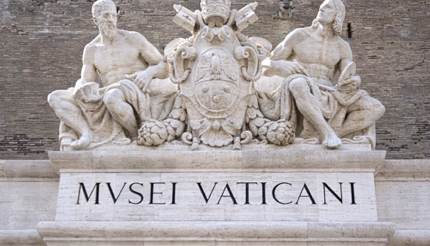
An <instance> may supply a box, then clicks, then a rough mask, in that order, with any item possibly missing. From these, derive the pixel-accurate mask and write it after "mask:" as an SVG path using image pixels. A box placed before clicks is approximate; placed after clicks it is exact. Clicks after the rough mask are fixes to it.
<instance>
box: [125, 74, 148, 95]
mask: <svg viewBox="0 0 430 246" xmlns="http://www.w3.org/2000/svg"><path fill="white" fill-rule="evenodd" d="M129 77H130V78H134V83H135V84H136V85H137V86H138V87H139V88H140V89H141V90H142V91H143V92H147V91H148V88H149V85H150V83H151V81H152V79H153V75H152V74H150V73H148V72H147V70H145V71H140V72H136V73H134V74H133V75H131V76H129Z"/></svg>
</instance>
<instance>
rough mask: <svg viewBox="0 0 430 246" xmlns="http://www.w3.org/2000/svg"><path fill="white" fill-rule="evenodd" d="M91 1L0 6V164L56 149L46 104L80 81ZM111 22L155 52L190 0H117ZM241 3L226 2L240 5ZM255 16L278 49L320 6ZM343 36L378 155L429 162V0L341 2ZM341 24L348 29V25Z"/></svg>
mask: <svg viewBox="0 0 430 246" xmlns="http://www.w3.org/2000/svg"><path fill="white" fill-rule="evenodd" d="M93 1H94V0H31V1H28V0H2V1H1V2H0V29H1V35H0V50H1V52H0V56H1V59H0V74H1V75H0V159H45V158H46V157H47V156H46V153H45V150H55V149H58V142H57V134H58V120H57V119H56V117H55V115H54V113H53V112H52V111H51V110H50V109H49V107H48V104H47V103H46V96H47V95H48V93H49V92H51V91H53V90H55V89H61V88H67V87H70V86H73V84H74V82H75V81H76V80H77V79H78V77H79V70H80V66H81V53H82V49H83V47H84V45H85V44H86V43H88V42H89V41H90V40H91V39H92V37H94V36H95V35H96V34H97V30H96V28H95V26H94V25H93V23H92V20H91V13H90V9H91V4H92V2H93ZM116 2H117V3H118V6H119V8H120V11H121V16H120V19H119V26H120V27H121V28H124V29H128V30H135V31H139V32H141V33H143V34H144V35H145V36H146V37H147V38H148V39H149V40H150V41H151V42H153V43H154V44H155V45H156V46H157V47H158V48H160V49H162V48H163V47H164V46H165V45H166V44H167V43H168V42H169V41H170V40H172V39H173V38H175V37H186V36H187V33H186V32H185V31H182V30H181V29H180V28H178V27H177V26H175V25H174V24H173V23H172V21H171V19H172V16H173V15H174V11H173V8H172V5H173V3H181V4H183V5H185V6H187V7H189V8H190V9H196V8H198V6H199V4H198V3H199V1H198V0H190V1H186V0H183V1H179V0H176V1H174V0H162V1H161V0H160V1H150V0H116ZM248 2H250V1H238V0H234V1H233V6H234V7H237V8H239V7H240V6H243V5H244V4H246V3H248ZM258 2H259V4H260V5H259V7H258V11H257V13H258V15H259V16H260V20H259V21H258V23H257V24H256V25H253V27H252V28H249V30H248V31H247V34H249V35H258V36H261V37H264V38H267V39H269V40H270V41H271V42H273V44H277V43H278V42H280V41H281V40H282V38H283V37H284V36H285V35H286V34H287V33H288V32H289V31H290V30H292V28H295V27H301V26H307V25H309V24H310V23H311V22H312V19H313V17H314V16H315V15H316V13H317V11H318V6H319V4H320V3H321V0H293V2H294V3H295V10H294V12H293V16H292V17H291V18H288V19H286V20H282V19H277V18H273V15H274V14H275V12H276V11H277V10H278V1H277V0H259V1H258ZM344 2H345V4H346V6H347V11H348V12H347V17H346V20H345V23H344V27H345V28H344V31H343V32H344V33H343V36H344V37H345V38H348V36H349V38H348V39H349V41H350V44H351V46H352V49H353V52H354V58H355V61H356V62H357V65H358V70H359V73H360V75H361V76H362V79H363V87H364V88H365V89H366V90H368V91H369V92H370V93H371V94H372V95H373V96H375V97H376V98H379V99H380V100H381V101H382V102H383V103H384V104H385V106H386V108H387V112H386V114H385V116H384V117H383V118H382V120H380V122H379V123H378V125H377V134H378V141H379V142H378V145H377V148H378V149H385V150H387V151H388V157H389V158H403V159H408V158H429V157H430V148H429V147H430V114H429V112H430V96H429V95H428V94H429V93H430V73H429V72H428V71H429V69H430V66H429V65H430V61H429V60H428V59H426V56H428V55H430V54H429V52H430V50H429V49H430V42H428V41H427V40H428V39H429V38H430V14H429V13H430V12H429V10H430V2H429V1H426V0H406V1H405V0H379V1H370V0H366V1H364V0H344ZM348 26H349V28H347V27H348Z"/></svg>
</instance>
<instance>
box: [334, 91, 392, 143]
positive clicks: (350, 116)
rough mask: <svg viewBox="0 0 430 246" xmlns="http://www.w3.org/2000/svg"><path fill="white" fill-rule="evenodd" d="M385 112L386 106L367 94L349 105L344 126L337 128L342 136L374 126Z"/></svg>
mask: <svg viewBox="0 0 430 246" xmlns="http://www.w3.org/2000/svg"><path fill="white" fill-rule="evenodd" d="M384 112H385V107H384V105H382V103H381V102H379V101H378V100H377V99H375V98H373V97H371V96H369V95H366V96H362V97H361V98H360V99H358V100H357V101H356V102H355V103H353V104H352V105H350V106H349V108H348V111H347V117H346V119H345V122H344V123H343V124H342V127H340V128H339V129H336V132H337V133H338V134H339V136H340V137H344V136H347V135H349V134H352V133H354V132H357V131H361V130H364V129H366V128H368V127H370V126H372V125H373V124H374V123H375V122H376V121H377V120H379V119H380V118H381V117H382V115H383V114H384Z"/></svg>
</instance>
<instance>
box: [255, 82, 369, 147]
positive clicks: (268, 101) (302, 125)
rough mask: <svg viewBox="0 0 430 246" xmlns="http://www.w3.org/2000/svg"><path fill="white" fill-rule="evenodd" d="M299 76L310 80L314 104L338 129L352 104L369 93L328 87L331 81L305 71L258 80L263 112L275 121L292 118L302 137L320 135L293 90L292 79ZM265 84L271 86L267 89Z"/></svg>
mask: <svg viewBox="0 0 430 246" xmlns="http://www.w3.org/2000/svg"><path fill="white" fill-rule="evenodd" d="M298 78H302V79H304V80H306V82H307V84H308V86H309V89H310V93H311V95H312V97H311V98H312V104H313V105H315V106H317V107H318V108H319V109H320V110H321V112H322V114H323V116H324V118H325V119H326V120H327V122H328V123H329V125H330V126H331V127H333V128H334V129H336V128H339V127H341V126H342V124H343V122H344V121H345V119H346V117H347V113H348V107H349V106H350V105H352V104H353V103H354V102H356V101H357V100H359V99H360V98H361V97H362V96H365V95H367V93H366V92H365V91H363V90H357V91H355V92H354V93H352V94H344V93H341V92H339V91H337V90H335V88H330V87H328V86H325V84H327V81H324V82H323V81H319V80H320V79H317V78H311V77H308V76H306V75H303V74H293V75H290V76H288V77H287V78H281V77H277V76H273V77H262V79H261V80H260V81H259V82H258V83H259V85H257V91H258V94H259V102H260V109H261V110H262V113H263V114H264V115H265V116H266V117H267V118H269V119H271V120H279V119H285V120H288V121H290V122H291V123H292V124H293V126H294V127H295V128H296V133H297V134H298V136H300V137H305V138H308V137H315V136H317V134H316V132H315V129H314V128H313V127H312V125H311V124H310V123H309V122H308V121H307V120H306V119H304V117H303V116H302V115H301V114H300V112H298V109H297V107H296V102H295V100H294V97H293V95H292V93H291V91H290V90H289V86H290V83H291V81H293V80H294V79H298ZM264 83H268V84H271V85H268V86H266V88H264V87H265V85H263V84H264ZM269 87H271V88H269ZM259 88H260V89H259Z"/></svg>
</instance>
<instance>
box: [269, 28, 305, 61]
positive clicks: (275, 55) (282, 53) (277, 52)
mask: <svg viewBox="0 0 430 246" xmlns="http://www.w3.org/2000/svg"><path fill="white" fill-rule="evenodd" d="M299 35H300V30H299V29H295V30H293V31H292V32H290V33H289V34H288V35H287V36H286V37H285V38H284V40H282V42H281V43H279V44H278V45H277V46H276V47H275V49H273V51H272V52H271V54H270V59H271V60H288V58H289V57H290V56H291V54H292V53H293V47H294V46H295V45H296V43H297V40H298V36H299Z"/></svg>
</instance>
